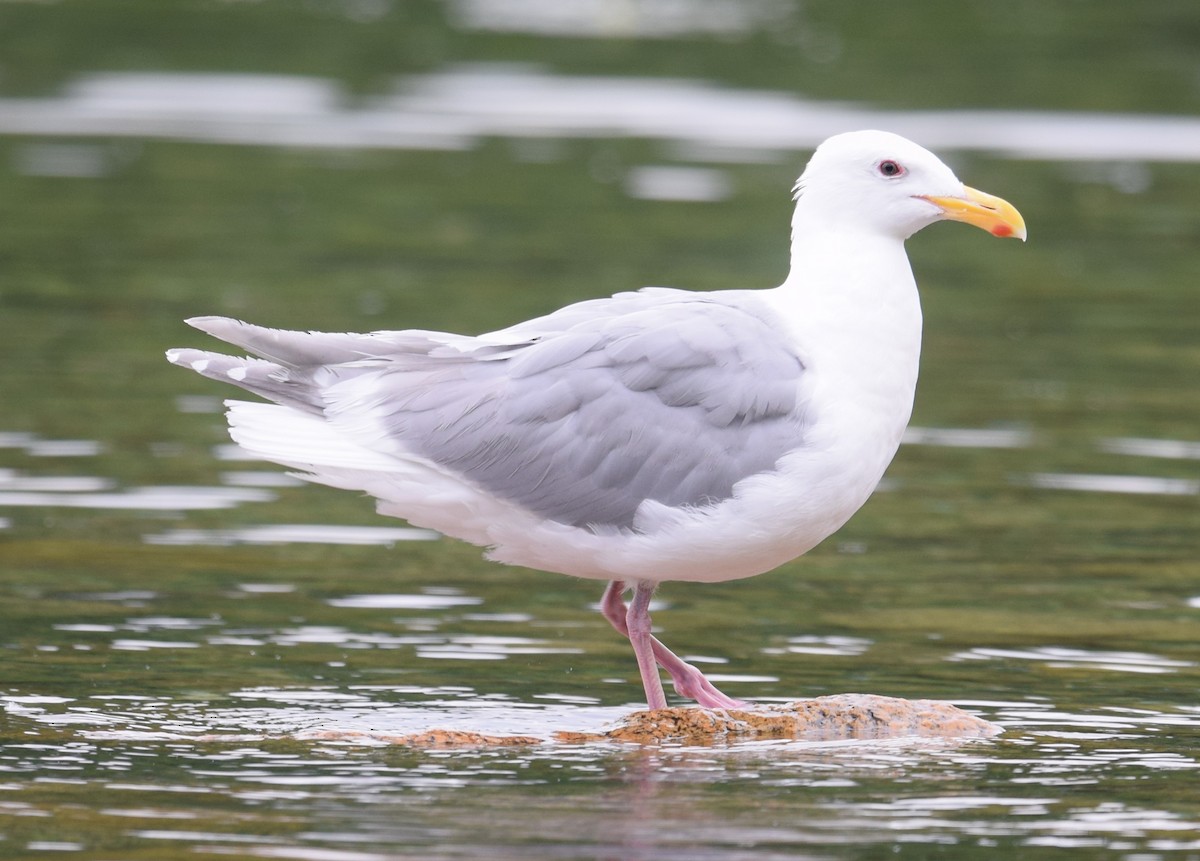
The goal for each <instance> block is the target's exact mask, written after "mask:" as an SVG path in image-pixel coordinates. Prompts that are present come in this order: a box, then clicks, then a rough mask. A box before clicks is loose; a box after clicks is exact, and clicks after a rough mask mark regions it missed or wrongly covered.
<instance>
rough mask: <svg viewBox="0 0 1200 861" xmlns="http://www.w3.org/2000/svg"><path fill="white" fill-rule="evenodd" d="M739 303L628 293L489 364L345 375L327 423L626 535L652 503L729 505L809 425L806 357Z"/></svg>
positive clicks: (490, 357) (762, 311)
mask: <svg viewBox="0 0 1200 861" xmlns="http://www.w3.org/2000/svg"><path fill="white" fill-rule="evenodd" d="M725 295H728V294H725ZM737 295H738V297H739V298H738V300H737V302H736V304H734V303H733V302H732V301H730V300H728V299H722V300H718V299H716V298H713V296H714V294H695V293H686V292H683V291H661V290H655V291H648V292H642V293H637V294H623V295H622V296H618V297H614V298H613V299H612V300H598V301H596V302H587V303H581V304H580V305H579V306H571V307H570V308H568V309H564V310H563V311H561V312H557V313H556V314H553V315H550V316H548V317H545V318H541V319H540V320H536V321H532V322H531V323H530V324H527V325H523V326H520V327H514V329H510V330H504V331H503V332H501V333H496V334H498V335H502V336H504V337H507V338H509V339H510V340H511V341H513V343H510V344H509V345H507V346H505V347H497V346H495V345H492V346H491V347H489V348H487V352H486V353H485V354H484V355H478V356H477V355H474V354H472V353H470V352H467V353H462V352H459V351H458V350H454V349H449V348H444V349H442V350H441V351H438V350H434V351H432V352H431V353H428V354H426V355H425V356H423V357H422V359H421V360H420V361H414V360H413V359H412V357H411V356H408V355H405V356H396V355H394V354H393V355H392V356H388V357H380V358H378V359H368V360H365V361H363V362H360V363H354V364H351V365H346V366H342V367H340V368H333V369H331V370H332V371H333V372H334V374H335V375H337V376H340V377H342V380H341V381H338V382H332V384H330V385H328V386H327V387H326V388H325V389H324V391H323V397H324V399H325V402H326V413H327V415H328V416H329V417H330V420H332V421H334V422H335V424H339V425H340V426H344V427H347V428H350V427H361V426H362V424H363V422H362V419H363V418H364V417H366V416H367V414H369V415H370V419H371V422H372V423H373V424H374V425H375V426H376V427H382V429H383V430H382V432H383V434H384V437H385V438H386V439H387V440H389V441H392V442H395V443H398V444H399V446H400V447H402V448H403V449H406V450H409V451H412V452H414V453H416V454H419V455H421V456H423V457H426V458H428V459H430V460H432V461H434V462H436V463H438V464H441V465H442V466H444V467H448V468H449V469H451V470H453V471H455V472H458V473H459V474H461V475H463V476H464V477H466V478H468V479H470V480H471V481H473V482H474V483H476V484H477V485H479V486H481V487H483V488H485V489H486V490H488V491H489V492H491V493H494V494H496V495H497V496H500V497H502V498H505V499H509V500H511V501H514V502H516V503H518V504H520V505H522V506H524V507H525V508H527V509H529V510H531V511H534V512H536V513H537V514H539V515H541V516H543V517H546V518H548V519H551V520H555V521H559V522H562V523H568V524H572V525H576V526H588V525H609V526H621V527H628V526H632V525H633V522H634V517H635V514H636V512H637V509H638V506H639V505H641V504H642V502H643V501H644V500H647V499H651V500H655V501H657V502H660V503H662V504H664V505H667V506H700V505H705V504H709V503H714V502H718V501H720V500H723V499H727V498H729V497H730V496H731V495H732V492H733V486H734V484H736V483H737V482H738V481H740V480H741V479H743V478H746V477H747V476H750V475H753V474H755V473H758V472H763V471H767V470H770V469H772V468H773V467H774V465H775V463H776V461H778V459H779V458H780V457H781V456H782V455H784V454H786V453H787V452H788V451H790V450H792V449H793V448H795V447H797V446H798V445H799V444H800V442H801V439H802V436H803V432H804V428H805V424H806V420H805V415H804V404H803V403H802V402H801V394H800V393H801V385H800V379H801V375H802V373H803V364H802V362H801V360H800V358H799V357H798V356H797V354H796V352H795V350H794V349H793V348H792V347H791V346H790V345H789V344H788V342H787V341H786V339H785V337H784V336H783V335H782V334H781V333H780V331H779V330H778V329H777V328H776V327H775V326H773V325H772V312H770V311H769V310H768V309H767V308H766V307H765V306H764V305H763V304H762V303H761V302H760V301H758V300H754V299H752V298H750V297H752V295H753V294H746V293H740V294H737ZM633 297H637V298H636V299H634V298H633ZM524 335H528V337H526V338H525V340H523V341H522V340H521V337H522V336H524Z"/></svg>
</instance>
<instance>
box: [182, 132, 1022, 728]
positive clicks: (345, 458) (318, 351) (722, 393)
mask: <svg viewBox="0 0 1200 861" xmlns="http://www.w3.org/2000/svg"><path fill="white" fill-rule="evenodd" d="M795 196H796V210H795V215H794V217H793V219H792V251H791V271H790V273H789V275H788V277H787V279H786V280H785V281H784V282H783V284H782V285H780V286H779V287H776V288H774V289H768V290H725V291H718V292H710V293H697V292H689V291H683V290H674V289H664V288H646V289H643V290H639V291H637V292H630V293H619V294H617V295H615V296H612V297H610V298H607V299H595V300H591V301H585V302H579V303H577V304H574V305H569V306H567V307H565V308H562V309H561V310H559V311H555V312H554V313H552V314H548V315H546V316H544V317H538V318H536V319H533V320H530V321H528V322H525V323H519V324H517V325H515V326H511V327H509V328H507V329H501V330H499V331H496V332H491V333H488V334H485V335H479V336H476V337H471V336H466V335H455V334H449V333H444V332H431V331H423V330H417V329H407V330H401V331H383V332H372V333H369V334H350V333H324V332H291V331H281V330H276V329H266V328H262V327H258V326H252V325H249V324H246V323H242V322H239V321H236V320H232V319H228V318H223V317H199V318H194V319H191V320H188V321H187V322H188V323H189V324H191V325H192V326H195V327H196V328H197V329H200V330H202V331H204V332H207V333H209V334H210V335H213V336H215V337H217V338H220V339H222V340H224V341H226V342H228V343H230V344H234V345H236V346H239V347H242V348H244V349H245V350H247V351H249V352H250V353H252V354H253V355H254V356H256V357H257V358H236V357H232V356H227V355H223V354H220V353H210V352H204V351H200V350H191V349H176V350H171V351H169V352H168V353H167V357H168V358H169V359H170V361H172V362H174V363H175V364H178V365H183V366H187V367H190V368H192V369H193V370H195V371H197V372H199V373H201V374H203V375H204V376H206V377H210V378H212V379H215V380H220V381H222V382H232V383H234V384H236V385H238V386H240V387H242V388H243V389H246V390H248V391H250V392H253V393H254V394H256V395H260V396H262V397H264V398H266V399H267V400H269V401H271V402H272V403H267V404H263V403H248V402H244V401H228V402H227V406H228V408H229V411H228V420H229V426H230V434H231V436H232V437H233V439H234V440H235V441H236V442H237V443H238V444H240V445H241V446H242V447H243V448H244V449H246V450H247V451H248V452H250V453H252V454H254V455H257V456H259V457H262V458H264V459H266V460H269V461H274V462H275V463H279V464H283V465H285V466H288V467H291V468H293V469H296V470H300V471H301V472H302V473H303V474H304V477H305V478H307V479H309V480H311V481H315V482H320V483H322V484H327V485H332V486H334V487H341V488H347V489H353V490H359V491H365V492H366V493H368V494H370V495H371V496H374V497H375V498H376V500H377V501H378V502H377V508H378V510H379V512H380V513H381V514H385V515H392V516H395V517H401V518H404V519H405V520H408V521H409V522H411V523H413V524H416V525H418V526H424V527H429V528H432V529H435V530H438V531H439V532H442V533H444V534H446V535H450V536H453V537H455V538H460V539H462V540H464V541H469V542H472V543H474V544H478V545H482V546H485V547H487V548H488V554H487V555H488V556H489V557H490V558H491V559H494V560H497V561H500V562H505V563H510V564H514V565H524V566H528V567H531V568H540V569H543V570H546V571H557V572H561V573H563V574H571V575H574V576H576V577H590V578H596V579H601V580H607V581H609V583H608V587H607V589H606V591H605V593H604V597H603V600H602V608H603V612H604V615H605V617H606V618H607V619H608V621H609V622H610V623H611V624H612V625H613V627H615V628H616V629H617V630H618V631H620V632H621V633H622V634H625V635H626V636H628V637H629V639H630V641H631V643H632V645H633V649H634V652H635V654H636V656H637V662H638V667H639V670H640V673H641V677H642V682H643V685H644V687H645V692H646V701H647V704H648V706H649V707H650V708H652V709H656V708H663V707H665V706H666V698H665V696H664V694H663V687H662V681H661V678H660V676H659V672H658V667H657V666H656V664H657V665H658V666H661V667H662V668H663V669H665V670H666V671H667V673H668V675H670V677H671V680H672V682H673V683H674V686H675V690H676V691H677V692H678V693H679V694H680V695H682V696H684V697H690V698H693V699H695V700H697V701H698V702H699V703H700V705H702V706H704V707H707V708H728V707H733V706H737V705H741V703H740V702H739V701H738V700H735V699H732V698H730V697H728V696H726V695H725V694H723V693H721V692H720V691H719V690H717V689H716V688H715V687H714V686H713V685H712V684H711V683H710V682H709V681H708V680H707V679H706V678H705V677H704V675H703V674H702V673H701V672H700V671H699V670H697V669H696V668H695V667H693V666H691V665H689V664H687V663H686V662H684V661H683V660H682V659H680V658H679V657H678V656H676V655H675V654H674V653H672V652H671V651H670V650H669V649H667V648H666V646H664V645H663V644H662V643H661V642H659V640H658V639H657V638H655V637H654V636H653V635H652V633H651V623H650V615H649V604H650V599H651V596H652V595H653V594H654V591H655V588H656V587H657V586H658V584H659V583H661V582H662V581H666V580H690V581H698V582H719V581H724V580H734V579H738V578H741V577H751V576H753V575H755V574H761V573H763V572H765V571H769V570H771V569H772V568H775V567H776V566H778V565H781V564H782V563H784V562H787V561H789V560H791V559H794V558H796V557H797V556H800V555H801V554H803V553H804V552H806V551H807V550H809V549H811V548H812V547H814V546H815V545H816V544H818V543H819V542H820V541H822V540H823V539H824V538H826V537H827V536H829V535H830V534H831V533H833V532H834V531H835V530H837V529H838V528H839V527H840V526H841V525H842V524H843V523H845V522H846V521H847V520H848V519H849V518H850V516H851V515H852V514H853V513H854V512H855V511H856V510H857V509H858V508H859V507H860V506H861V505H862V504H863V503H864V502H865V501H866V500H867V498H868V497H869V496H870V495H871V493H872V491H873V490H874V489H875V486H876V485H877V484H878V482H879V480H880V478H881V477H882V475H883V472H884V470H885V468H886V467H887V465H888V463H889V462H890V461H891V459H892V456H893V455H894V454H895V453H896V450H897V448H898V446H899V444H900V437H901V434H902V433H903V431H904V428H905V425H906V424H907V423H908V418H909V415H910V413H911V410H912V403H913V392H914V389H915V387H916V381H917V365H918V357H919V353H920V342H921V309H920V303H919V300H918V296H917V287H916V284H915V282H914V280H913V276H912V271H911V269H910V268H909V263H908V258H907V256H906V255H905V251H904V240H906V239H907V238H908V237H909V236H911V235H912V234H914V233H916V232H917V231H918V230H920V229H921V228H923V227H925V226H927V225H929V224H932V223H933V222H935V221H939V220H942V219H951V220H955V221H964V222H966V223H968V224H973V225H976V226H978V227H982V228H984V229H985V230H988V231H990V232H991V233H993V234H994V235H996V236H1013V237H1017V238H1019V239H1024V238H1025V224H1024V221H1023V220H1022V218H1021V216H1020V214H1019V213H1018V212H1017V210H1016V209H1015V208H1013V207H1012V206H1011V205H1010V204H1009V203H1007V202H1006V201H1004V200H1001V199H999V198H996V197H992V196H990V195H987V194H984V193H982V192H979V191H976V190H974V189H971V188H968V187H966V186H964V185H963V184H962V183H961V182H960V181H959V180H958V179H957V178H956V177H955V176H954V174H953V172H952V171H951V170H950V169H949V168H948V167H946V165H944V164H943V163H942V162H941V161H939V160H938V158H937V157H936V156H934V155H933V154H932V153H930V152H928V151H927V150H925V149H922V148H921V147H919V146H917V145H916V144H914V143H912V142H911V141H908V140H906V139H904V138H902V137H899V136H897V135H894V134H889V133H885V132H879V131H860V132H851V133H847V134H841V135H837V136H836V137H832V138H830V139H829V140H827V141H825V142H824V143H823V144H821V146H820V147H819V148H818V149H817V150H816V152H815V153H814V154H813V156H812V159H811V161H809V163H808V166H807V167H806V168H805V170H804V173H803V175H802V176H801V177H800V179H799V180H798V181H797V183H796V186H795ZM627 588H632V590H633V597H632V601H631V603H630V605H629V606H628V608H627V607H626V605H625V599H624V594H625V592H626V590H627Z"/></svg>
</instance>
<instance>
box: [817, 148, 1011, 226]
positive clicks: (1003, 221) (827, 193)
mask: <svg viewBox="0 0 1200 861" xmlns="http://www.w3.org/2000/svg"><path fill="white" fill-rule="evenodd" d="M795 192H796V218H795V220H794V226H795V229H796V230H797V231H803V230H805V229H813V228H816V229H848V230H853V231H870V232H875V233H879V234H883V235H888V236H894V237H896V238H899V239H901V240H903V239H907V238H908V237H909V236H911V235H912V234H914V233H916V232H917V231H918V230H920V229H921V228H923V227H926V226H928V225H930V224H932V223H933V222H935V221H942V220H950V221H962V222H965V223H967V224H973V225H975V226H976V227H979V228H982V229H983V230H986V231H988V232H989V233H991V234H992V235H993V236H1011V237H1014V238H1016V239H1021V240H1024V239H1025V236H1026V232H1025V220H1024V219H1023V218H1022V217H1021V214H1020V213H1019V212H1017V210H1016V208H1015V207H1014V206H1013V205H1012V204H1010V203H1009V202H1008V201H1006V200H1002V199H1001V198H999V197H994V196H992V195H990V194H987V193H985V192H982V191H977V190H976V189H973V188H970V187H968V186H966V185H963V184H962V182H961V181H960V180H959V179H958V177H956V176H955V175H954V172H953V171H952V170H950V168H948V167H946V165H945V164H944V163H942V161H941V160H940V159H939V158H938V157H937V156H935V155H934V154H933V153H931V152H929V150H927V149H924V148H923V147H920V146H918V145H917V144H915V143H913V142H912V141H910V140H907V139H906V138H902V137H900V136H899V135H895V134H891V133H890V132H881V131H858V132H847V133H845V134H840V135H835V136H834V137H831V138H829V139H828V140H826V141H825V142H824V143H822V144H821V145H820V146H819V147H818V148H817V150H816V152H815V153H813V156H812V159H811V160H810V161H809V163H808V166H807V167H806V168H805V169H804V173H803V174H802V175H801V176H800V179H799V180H797V182H796V188H795Z"/></svg>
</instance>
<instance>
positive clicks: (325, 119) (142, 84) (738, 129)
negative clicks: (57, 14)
mask: <svg viewBox="0 0 1200 861" xmlns="http://www.w3.org/2000/svg"><path fill="white" fill-rule="evenodd" d="M347 102H348V100H347V99H345V98H344V97H343V94H342V93H341V92H340V91H339V89H338V87H337V85H335V84H334V83H333V82H332V81H329V80H323V79H319V78H311V77H288V76H284V75H249V74H203V73H161V72H160V73H154V74H143V73H98V74H91V75H87V76H84V77H83V78H81V79H79V80H77V81H75V82H74V83H72V84H71V85H70V86H69V87H68V88H67V90H66V92H65V93H64V94H63V95H62V96H60V97H58V98H48V99H13V98H3V99H0V134H21V135H48V136H55V137H59V136H84V135H100V136H106V137H131V136H132V137H140V138H165V139H176V140H179V139H182V140H191V141H196V140H202V141H208V142H212V143H225V144H256V145H258V144H262V145H271V146H303V147H329V148H355V149H362V148H367V149H369V148H388V149H434V150H461V149H467V148H470V147H473V146H475V145H476V144H477V143H478V142H479V141H481V140H483V139H485V138H488V137H516V138H528V137H562V138H577V137H589V138H590V137H596V136H609V137H627V138H645V139H651V140H662V141H669V142H672V143H675V144H677V145H680V146H683V147H685V148H686V147H697V146H698V147H702V148H706V149H707V150H708V151H709V152H710V153H711V152H713V151H715V150H721V149H726V150H732V151H735V152H738V153H740V154H747V153H758V154H759V157H760V158H761V156H762V155H763V154H770V153H779V154H784V153H791V152H794V151H795V150H797V149H805V148H811V147H813V146H815V145H816V144H818V143H819V142H820V141H822V140H824V139H825V138H826V137H829V136H830V135H832V134H836V133H838V132H843V131H845V130H847V129H854V128H886V129H890V130H892V131H895V132H897V133H899V134H902V135H904V136H906V137H910V138H913V139H914V140H919V141H921V143H922V144H924V145H925V146H928V147H931V148H933V149H935V150H982V151H987V152H999V153H1003V154H1005V155H1007V156H1010V157H1017V158H1039V159H1042V158H1053V159H1065V160H1085V161H1086V160H1118V161H1119V160H1135V161H1136V160H1158V161H1183V162H1195V161H1197V160H1200V120H1197V119H1195V118H1192V117H1175V116H1157V117H1156V116H1147V115H1140V116H1121V115H1115V114H1071V113H1052V112H1035V111H998V110H993V111H982V110H976V111H961V110H959V111H944V112H943V111H901V110H886V109H880V108H873V107H870V106H866V105H852V104H846V103H832V102H814V101H809V100H805V99H803V98H799V97H796V96H791V95H786V94H783V93H778V92H765V91H750V90H734V89H728V88H721V87H717V86H714V85H712V84H709V83H707V82H704V81H688V80H667V79H661V78H633V77H629V78H602V77H563V76H559V75H554V74H551V73H549V72H546V71H543V70H541V69H537V68H532V67H527V66H509V65H462V66H457V67H450V68H448V69H446V70H444V71H439V72H433V73H430V74H426V75H414V76H411V77H408V78H404V79H402V80H401V81H399V82H398V84H397V86H396V89H395V91H394V92H392V93H390V94H388V95H384V96H379V97H375V98H372V99H368V100H366V101H365V102H363V103H362V104H359V105H353V106H351V105H349V104H348V103H347ZM35 146H39V145H35ZM739 157H741V156H739ZM88 158H89V159H91V160H92V161H95V160H96V158H97V157H93V156H88ZM72 159H73V160H74V162H77V163H82V162H83V161H85V160H86V159H83V158H80V157H79V156H78V155H75V156H72V157H71V158H70V159H67V158H63V156H62V155H61V154H59V155H57V156H55V155H53V154H50V155H47V154H45V153H43V154H40V155H39V154H37V153H36V152H35V153H34V154H33V155H26V156H24V157H23V158H22V159H20V160H19V161H18V167H20V166H21V165H22V164H24V165H25V166H26V169H27V170H32V171H34V172H37V171H39V170H40V171H42V172H44V171H46V170H51V169H53V165H54V164H55V163H56V162H58V163H66V162H68V161H71V160H72ZM47 165H49V166H47ZM89 165H90V162H89ZM68 167H70V166H69V165H68ZM60 169H67V168H60ZM70 169H71V170H76V171H78V170H83V169H84V168H80V167H78V165H76V166H74V167H70ZM87 169H89V170H90V169H92V168H91V167H90V166H89V167H88V168H87ZM72 175H76V174H72Z"/></svg>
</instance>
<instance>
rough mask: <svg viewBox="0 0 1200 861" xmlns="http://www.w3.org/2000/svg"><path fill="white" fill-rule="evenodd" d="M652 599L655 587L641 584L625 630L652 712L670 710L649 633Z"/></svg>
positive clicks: (635, 593) (632, 603)
mask: <svg viewBox="0 0 1200 861" xmlns="http://www.w3.org/2000/svg"><path fill="white" fill-rule="evenodd" d="M653 596H654V584H653V583H638V584H637V586H635V587H634V590H633V601H632V602H630V604H629V612H628V613H627V614H626V615H625V629H626V630H627V631H628V632H629V642H630V643H632V644H633V653H634V654H635V655H636V656H637V662H638V670H639V671H641V674H642V687H644V688H645V689H646V708H648V709H650V710H651V711H654V710H655V709H665V708H666V707H667V697H666V695H665V694H664V693H663V686H662V679H661V678H659V676H658V664H657V662H656V659H655V656H654V637H653V636H652V635H651V633H650V599H651V598H652V597H653Z"/></svg>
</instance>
